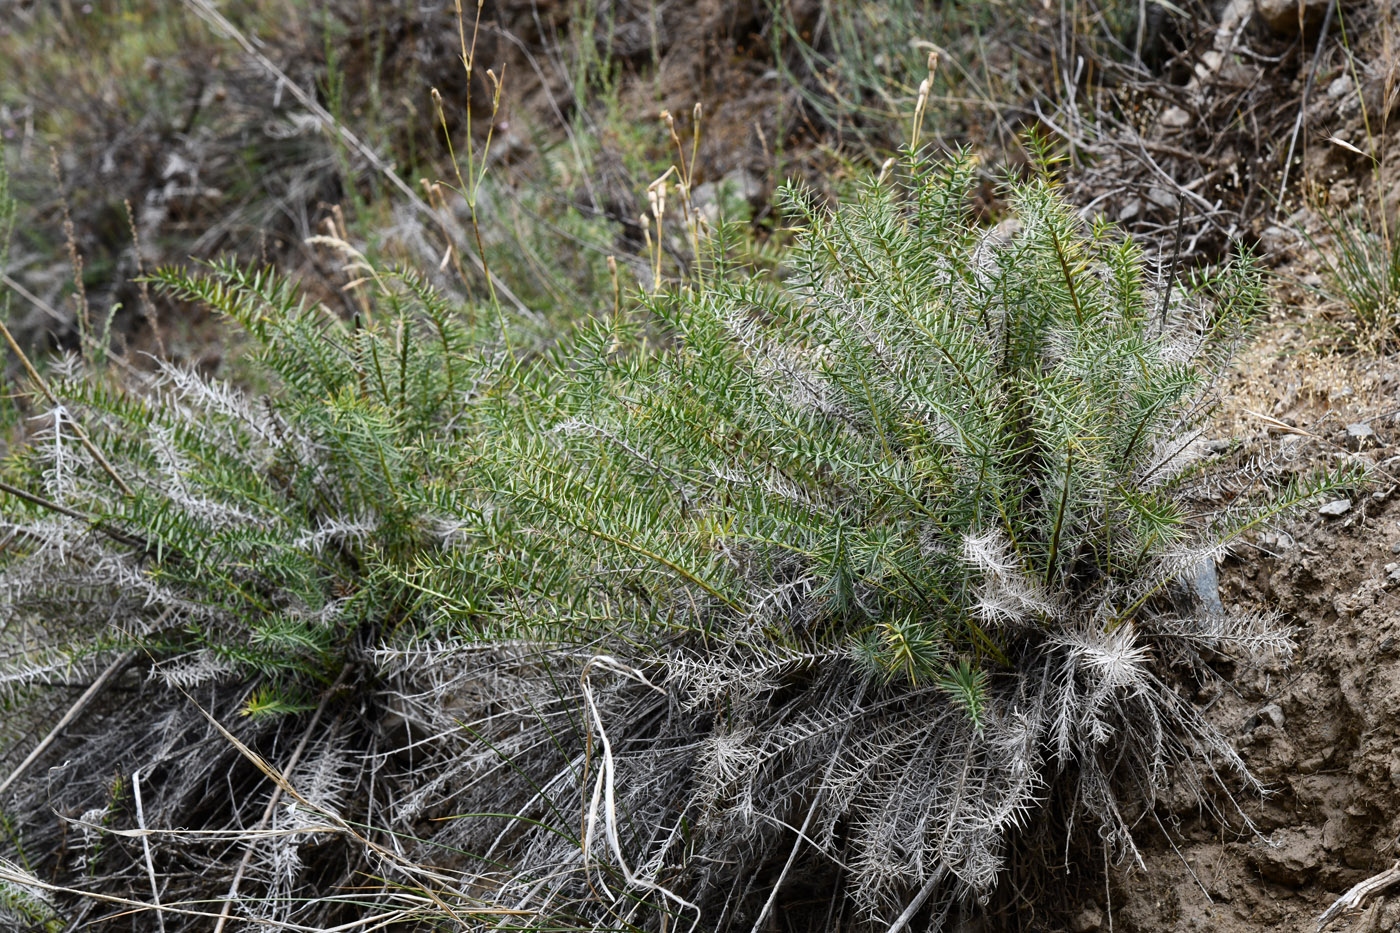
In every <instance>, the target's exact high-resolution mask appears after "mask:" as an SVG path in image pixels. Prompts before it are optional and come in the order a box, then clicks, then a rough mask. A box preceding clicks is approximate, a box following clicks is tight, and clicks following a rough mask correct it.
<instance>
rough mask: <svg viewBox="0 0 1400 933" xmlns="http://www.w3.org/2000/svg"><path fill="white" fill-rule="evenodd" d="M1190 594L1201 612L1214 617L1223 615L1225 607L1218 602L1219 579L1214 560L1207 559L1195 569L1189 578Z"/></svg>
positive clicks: (1211, 558)
mask: <svg viewBox="0 0 1400 933" xmlns="http://www.w3.org/2000/svg"><path fill="white" fill-rule="evenodd" d="M1191 592H1192V593H1193V595H1195V597H1196V602H1197V603H1198V604H1199V605H1200V607H1201V609H1202V610H1203V611H1205V612H1207V613H1209V614H1210V615H1214V616H1223V615H1224V614H1225V606H1224V604H1223V603H1221V602H1220V577H1219V576H1217V575H1216V572H1215V558H1213V557H1208V558H1206V559H1205V560H1203V561H1201V563H1200V565H1199V566H1197V567H1196V572H1195V573H1194V574H1192V576H1191Z"/></svg>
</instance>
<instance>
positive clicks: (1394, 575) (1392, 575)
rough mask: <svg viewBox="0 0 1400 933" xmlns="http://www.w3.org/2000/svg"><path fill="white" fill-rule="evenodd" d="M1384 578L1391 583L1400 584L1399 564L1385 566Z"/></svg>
mask: <svg viewBox="0 0 1400 933" xmlns="http://www.w3.org/2000/svg"><path fill="white" fill-rule="evenodd" d="M1385 578H1386V579H1387V580H1389V581H1390V582H1391V583H1400V563H1395V564H1386V565H1385Z"/></svg>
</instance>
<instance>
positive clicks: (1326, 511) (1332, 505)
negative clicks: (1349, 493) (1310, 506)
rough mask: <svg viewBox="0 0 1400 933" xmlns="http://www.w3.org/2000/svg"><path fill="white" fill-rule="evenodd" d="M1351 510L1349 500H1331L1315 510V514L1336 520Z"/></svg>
mask: <svg viewBox="0 0 1400 933" xmlns="http://www.w3.org/2000/svg"><path fill="white" fill-rule="evenodd" d="M1350 510H1351V500H1350V499H1333V500H1332V501H1331V502H1329V503H1327V504H1326V505H1324V506H1323V507H1322V508H1320V509H1318V510H1317V514H1319V515H1326V516H1328V517H1329V518H1336V517H1338V516H1341V515H1345V514H1346V513H1347V512H1349V511H1350Z"/></svg>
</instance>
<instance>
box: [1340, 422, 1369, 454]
mask: <svg viewBox="0 0 1400 933" xmlns="http://www.w3.org/2000/svg"><path fill="white" fill-rule="evenodd" d="M1375 441H1376V432H1375V431H1373V430H1371V426H1370V425H1369V424H1367V423H1366V422H1364V421H1357V422H1354V423H1352V424H1349V425H1347V443H1349V444H1350V445H1351V449H1352V450H1360V449H1361V448H1362V447H1364V446H1366V444H1367V443H1375Z"/></svg>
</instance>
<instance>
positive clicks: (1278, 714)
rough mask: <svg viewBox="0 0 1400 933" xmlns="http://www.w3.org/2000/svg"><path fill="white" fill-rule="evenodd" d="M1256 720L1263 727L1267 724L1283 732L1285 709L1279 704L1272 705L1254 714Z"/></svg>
mask: <svg viewBox="0 0 1400 933" xmlns="http://www.w3.org/2000/svg"><path fill="white" fill-rule="evenodd" d="M1254 718H1255V720H1256V721H1257V722H1258V724H1259V725H1261V726H1262V725H1264V724H1265V723H1267V724H1268V725H1271V726H1273V727H1274V728H1275V729H1277V730H1279V731H1280V732H1282V731H1283V724H1284V722H1285V720H1284V718H1283V708H1282V707H1280V706H1279V705H1278V704H1277V703H1270V704H1269V705H1268V706H1266V707H1264V708H1263V709H1261V710H1259V712H1257V713H1255V714H1254Z"/></svg>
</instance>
